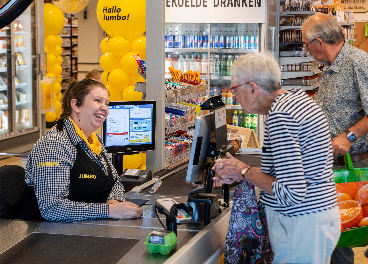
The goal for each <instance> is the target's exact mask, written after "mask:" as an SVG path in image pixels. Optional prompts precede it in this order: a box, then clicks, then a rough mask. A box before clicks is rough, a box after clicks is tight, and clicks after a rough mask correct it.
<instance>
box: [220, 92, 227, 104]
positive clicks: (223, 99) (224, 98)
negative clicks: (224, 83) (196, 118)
mask: <svg viewBox="0 0 368 264" xmlns="http://www.w3.org/2000/svg"><path fill="white" fill-rule="evenodd" d="M221 100H222V102H223V103H224V104H226V103H227V94H226V89H222V94H221Z"/></svg>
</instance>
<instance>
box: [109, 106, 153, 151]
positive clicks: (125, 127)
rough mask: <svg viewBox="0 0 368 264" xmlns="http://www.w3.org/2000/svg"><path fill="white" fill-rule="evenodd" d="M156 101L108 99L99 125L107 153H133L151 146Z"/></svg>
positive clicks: (151, 148) (150, 148) (149, 148)
mask: <svg viewBox="0 0 368 264" xmlns="http://www.w3.org/2000/svg"><path fill="white" fill-rule="evenodd" d="M155 126H156V102H155V101H147V100H145V101H121V102H110V104H109V115H108V116H107V118H106V120H105V122H104V123H103V126H102V138H103V142H104V144H105V148H106V150H107V152H110V153H117V152H134V151H144V150H153V149H155Z"/></svg>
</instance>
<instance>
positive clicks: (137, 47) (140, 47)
mask: <svg viewBox="0 0 368 264" xmlns="http://www.w3.org/2000/svg"><path fill="white" fill-rule="evenodd" d="M130 51H132V52H134V53H135V54H139V57H140V58H141V60H146V36H140V37H138V38H135V39H133V40H132V42H131V43H130Z"/></svg>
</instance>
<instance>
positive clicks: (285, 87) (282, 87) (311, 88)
mask: <svg viewBox="0 0 368 264" xmlns="http://www.w3.org/2000/svg"><path fill="white" fill-rule="evenodd" d="M296 88H301V89H303V90H304V91H310V90H313V86H312V85H284V86H281V89H283V90H286V91H288V90H292V89H296Z"/></svg>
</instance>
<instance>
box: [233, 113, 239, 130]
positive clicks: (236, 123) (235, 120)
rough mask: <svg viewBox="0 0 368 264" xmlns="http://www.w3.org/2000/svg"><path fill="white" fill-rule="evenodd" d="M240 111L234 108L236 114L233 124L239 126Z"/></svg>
mask: <svg viewBox="0 0 368 264" xmlns="http://www.w3.org/2000/svg"><path fill="white" fill-rule="evenodd" d="M238 122H239V121H238V111H236V110H234V115H233V126H239V123H238Z"/></svg>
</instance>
